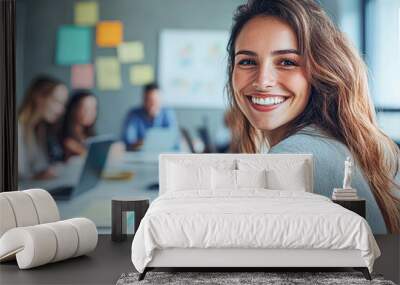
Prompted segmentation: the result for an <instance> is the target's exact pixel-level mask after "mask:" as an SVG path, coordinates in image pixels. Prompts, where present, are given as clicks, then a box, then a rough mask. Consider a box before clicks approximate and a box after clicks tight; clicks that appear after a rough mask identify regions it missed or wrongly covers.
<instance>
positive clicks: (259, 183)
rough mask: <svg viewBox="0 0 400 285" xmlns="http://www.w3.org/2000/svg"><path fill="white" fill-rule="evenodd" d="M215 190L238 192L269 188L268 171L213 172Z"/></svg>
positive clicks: (223, 170) (221, 170) (222, 170)
mask: <svg viewBox="0 0 400 285" xmlns="http://www.w3.org/2000/svg"><path fill="white" fill-rule="evenodd" d="M211 180H212V189H213V190H231V191H232V190H238V189H240V188H267V176H266V170H265V169H264V170H261V171H257V170H255V171H253V170H231V169H215V168H212V170H211Z"/></svg>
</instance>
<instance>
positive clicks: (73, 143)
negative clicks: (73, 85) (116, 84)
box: [60, 90, 97, 160]
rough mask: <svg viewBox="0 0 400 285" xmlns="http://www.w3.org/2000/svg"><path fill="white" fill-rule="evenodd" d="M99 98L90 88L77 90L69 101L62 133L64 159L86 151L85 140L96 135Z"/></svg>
mask: <svg viewBox="0 0 400 285" xmlns="http://www.w3.org/2000/svg"><path fill="white" fill-rule="evenodd" d="M96 118H97V98H96V96H95V95H94V94H93V93H92V92H91V91H90V90H77V91H75V92H74V93H73V94H72V96H71V98H70V100H69V101H68V104H67V108H66V112H65V116H64V121H63V125H62V129H61V134H60V137H61V138H60V141H61V144H62V146H63V149H64V159H65V160H68V159H69V158H70V157H71V156H74V155H83V154H85V153H86V146H85V141H86V139H87V138H89V137H92V136H94V135H95V133H96V132H95V128H94V126H95V123H96Z"/></svg>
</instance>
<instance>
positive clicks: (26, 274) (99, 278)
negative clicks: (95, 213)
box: [0, 235, 400, 285]
mask: <svg viewBox="0 0 400 285" xmlns="http://www.w3.org/2000/svg"><path fill="white" fill-rule="evenodd" d="M375 238H376V240H377V242H378V244H379V247H380V249H381V251H382V256H381V257H380V258H379V259H377V260H376V262H375V266H374V272H375V273H381V274H383V275H384V277H385V279H389V280H392V281H394V282H395V283H400V270H399V268H400V235H397V236H394V235H386V236H383V235H377V236H375ZM131 243H132V237H131V238H128V240H126V241H124V242H120V243H115V242H112V241H111V236H110V235H100V236H99V243H98V245H97V248H96V250H95V251H94V252H92V253H91V254H89V255H88V256H81V257H77V258H74V259H70V260H65V261H62V262H58V263H53V264H48V265H44V266H41V267H37V268H34V269H29V270H19V269H18V266H17V264H16V262H7V263H2V264H0V284H1V285H6V284H7V285H8V284H13V285H15V284H115V283H116V281H117V280H118V278H119V276H120V275H121V274H122V273H124V272H132V271H135V270H134V267H133V265H132V262H131V258H130V252H131V250H130V248H131ZM310 271H311V270H310Z"/></svg>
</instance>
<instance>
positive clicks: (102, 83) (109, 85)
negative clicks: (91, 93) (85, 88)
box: [96, 56, 121, 90]
mask: <svg viewBox="0 0 400 285" xmlns="http://www.w3.org/2000/svg"><path fill="white" fill-rule="evenodd" d="M96 75H97V88H98V89H100V90H118V89H120V88H121V66H120V64H119V62H118V59H117V58H116V57H113V56H104V57H98V58H97V59H96Z"/></svg>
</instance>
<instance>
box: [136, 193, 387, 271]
mask: <svg viewBox="0 0 400 285" xmlns="http://www.w3.org/2000/svg"><path fill="white" fill-rule="evenodd" d="M165 248H274V249H279V248H302V249H358V250H360V251H361V256H362V258H363V259H364V260H365V264H366V266H367V267H368V269H369V271H370V272H372V267H373V263H374V260H375V259H376V258H377V257H379V256H380V251H379V248H378V246H377V244H376V241H375V239H374V237H373V235H372V232H371V229H370V227H369V225H368V223H367V222H366V220H365V219H363V218H362V217H360V216H359V215H357V214H355V213H353V212H351V211H349V210H346V209H344V208H342V207H341V206H339V205H337V204H335V203H333V202H331V201H330V200H329V199H328V198H326V197H324V196H321V195H317V194H312V193H308V192H300V191H277V190H265V189H264V190H261V189H247V190H240V191H234V192H229V191H226V192H218V193H209V194H208V193H205V192H202V193H201V194H199V192H198V191H181V192H172V193H166V194H164V195H162V196H160V197H158V198H157V199H156V200H155V201H154V202H153V203H152V204H151V206H150V208H149V210H148V211H147V213H146V215H145V217H144V218H143V220H142V222H141V223H140V226H139V228H138V230H137V233H136V235H135V237H134V240H133V243H132V262H133V264H134V266H135V268H136V269H137V270H138V271H139V272H143V270H144V268H145V267H146V265H147V264H148V263H149V262H150V261H151V260H152V258H153V252H154V250H155V249H165Z"/></svg>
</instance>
